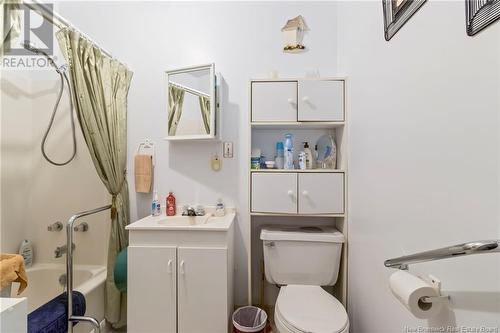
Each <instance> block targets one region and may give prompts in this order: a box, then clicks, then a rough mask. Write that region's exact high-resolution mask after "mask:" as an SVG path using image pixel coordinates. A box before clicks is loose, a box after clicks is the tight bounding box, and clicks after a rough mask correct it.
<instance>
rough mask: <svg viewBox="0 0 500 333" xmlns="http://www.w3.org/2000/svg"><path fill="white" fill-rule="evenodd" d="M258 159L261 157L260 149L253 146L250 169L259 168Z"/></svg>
mask: <svg viewBox="0 0 500 333" xmlns="http://www.w3.org/2000/svg"><path fill="white" fill-rule="evenodd" d="M260 159H261V151H260V149H259V148H253V149H252V155H251V157H250V168H251V169H260Z"/></svg>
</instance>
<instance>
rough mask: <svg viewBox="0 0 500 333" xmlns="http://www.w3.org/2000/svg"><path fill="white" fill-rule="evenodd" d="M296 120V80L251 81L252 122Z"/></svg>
mask: <svg viewBox="0 0 500 333" xmlns="http://www.w3.org/2000/svg"><path fill="white" fill-rule="evenodd" d="M259 121H263V122H266V121H275V122H286V121H297V82H296V81H291V82H252V122H259Z"/></svg>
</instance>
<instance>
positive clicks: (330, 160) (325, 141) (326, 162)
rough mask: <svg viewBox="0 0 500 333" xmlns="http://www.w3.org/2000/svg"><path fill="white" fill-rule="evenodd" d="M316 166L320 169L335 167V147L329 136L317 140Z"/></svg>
mask: <svg viewBox="0 0 500 333" xmlns="http://www.w3.org/2000/svg"><path fill="white" fill-rule="evenodd" d="M317 165H318V167H321V168H322V169H335V168H336V166H337V145H336V144H335V140H334V139H333V137H332V136H331V135H329V134H325V135H323V136H322V137H320V138H319V139H318V160H317Z"/></svg>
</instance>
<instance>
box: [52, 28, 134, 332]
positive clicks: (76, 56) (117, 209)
mask: <svg viewBox="0 0 500 333" xmlns="http://www.w3.org/2000/svg"><path fill="white" fill-rule="evenodd" d="M57 40H58V42H59V46H60V47H61V49H62V51H63V54H64V57H65V58H66V61H67V62H68V64H69V70H70V74H71V81H72V92H73V96H74V99H75V103H74V104H75V108H76V112H77V115H78V119H79V121H80V125H81V128H82V132H83V136H84V138H85V142H86V144H87V146H88V148H89V151H90V155H91V156H92V161H93V163H94V166H95V168H96V171H97V173H98V174H99V177H100V178H101V180H102V182H103V183H104V185H105V186H106V188H107V189H108V192H109V193H110V194H111V196H112V208H111V234H110V238H109V248H108V263H107V268H108V270H107V279H106V300H105V313H106V315H105V316H106V320H107V321H109V322H110V323H111V324H112V325H113V327H115V328H119V327H122V326H124V325H126V323H127V318H126V314H127V298H126V294H123V293H121V292H120V291H118V289H117V288H116V287H115V284H114V276H113V268H114V263H115V259H116V256H117V255H118V253H119V252H120V251H121V250H122V249H124V248H125V247H127V245H128V235H127V233H126V230H125V226H126V225H127V224H128V223H129V220H130V218H129V197H128V184H127V180H126V164H127V94H128V89H129V87H130V81H131V79H132V72H130V71H129V70H128V69H127V68H126V67H125V66H124V65H122V64H121V63H119V62H118V61H116V60H114V59H111V58H109V57H108V56H106V55H104V54H103V53H102V52H101V51H100V50H99V49H98V48H96V47H95V46H94V45H92V43H91V42H89V41H88V40H86V39H85V38H84V37H82V36H80V34H79V33H78V32H76V31H73V30H70V29H63V30H60V31H59V32H58V33H57Z"/></svg>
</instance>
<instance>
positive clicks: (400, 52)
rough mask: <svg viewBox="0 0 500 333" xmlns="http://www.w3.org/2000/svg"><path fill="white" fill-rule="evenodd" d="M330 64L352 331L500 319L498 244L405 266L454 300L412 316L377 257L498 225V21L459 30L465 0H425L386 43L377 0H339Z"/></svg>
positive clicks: (490, 234)
mask: <svg viewBox="0 0 500 333" xmlns="http://www.w3.org/2000/svg"><path fill="white" fill-rule="evenodd" d="M339 13H340V14H339V20H340V21H339V48H338V50H339V60H340V61H339V68H340V70H341V71H342V73H343V74H345V75H347V76H349V97H348V98H349V105H350V115H351V128H350V157H351V158H350V161H349V163H350V164H349V168H350V177H349V179H350V194H351V197H350V221H349V223H350V229H349V235H350V239H349V241H350V246H349V250H350V252H349V305H350V306H349V310H350V316H351V321H352V323H353V331H354V332H384V333H385V332H403V331H405V328H404V327H405V325H407V326H409V327H418V326H424V327H426V326H434V327H441V326H442V325H444V326H447V325H451V326H457V325H458V326H460V325H463V326H472V327H476V326H494V327H498V326H499V325H500V259H499V256H498V255H489V256H483V257H470V258H461V259H454V260H446V261H440V262H435V263H429V264H418V265H415V266H412V267H411V269H410V271H411V272H416V273H421V274H429V273H430V274H433V275H435V276H437V277H438V278H440V279H441V280H442V283H443V288H444V293H447V294H449V295H450V296H451V300H452V309H451V311H449V312H448V313H446V312H445V313H443V314H441V315H440V317H439V318H436V319H433V320H431V321H427V320H417V319H415V318H414V317H412V316H411V315H410V314H409V313H408V312H407V311H406V310H405V309H404V308H403V307H402V306H401V304H399V303H398V302H397V301H396V299H395V298H394V297H393V296H392V295H391V293H390V291H389V289H388V285H387V281H388V276H389V274H390V273H391V270H389V269H386V268H384V266H383V261H384V260H385V259H388V258H391V257H397V256H400V255H405V254H410V253H412V252H416V251H422V250H430V249H433V248H438V247H443V246H447V245H452V244H455V243H461V242H466V241H472V240H480V239H495V238H498V237H499V235H500V232H499V215H498V199H499V196H498V188H499V187H498V179H499V178H498V175H499V165H498V157H499V151H498V148H499V146H498V143H499V137H498V132H499V122H498V112H499V109H500V108H499V100H498V97H497V96H498V94H499V88H500V86H499V77H500V76H499V56H500V52H499V47H500V38H499V37H500V34H499V32H500V24H498V23H497V24H496V25H495V26H494V27H492V28H490V29H488V30H486V31H483V32H482V33H481V34H479V35H477V36H476V37H474V38H470V37H467V36H466V34H465V22H464V21H465V20H464V3H463V1H446V2H440V1H432V0H431V1H428V2H427V3H426V4H425V5H424V6H423V7H422V8H421V10H420V11H419V12H418V13H416V14H415V16H414V17H413V18H412V19H411V21H410V22H409V23H407V24H406V25H405V26H404V27H403V28H402V29H401V30H400V31H399V32H398V33H397V34H396V35H395V36H394V37H393V39H392V40H391V41H390V42H386V41H385V40H384V38H383V24H382V8H381V4H380V3H379V2H378V1H377V2H360V3H353V2H343V3H341V4H340V5H339Z"/></svg>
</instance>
